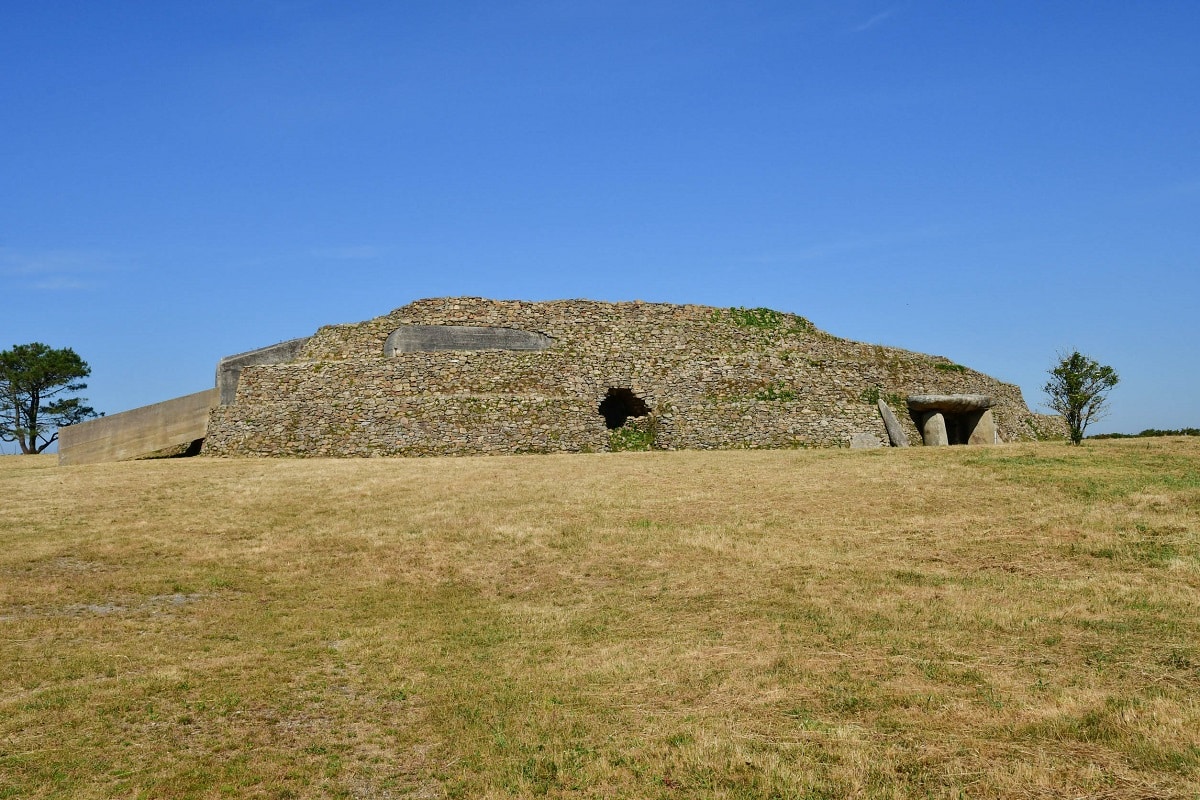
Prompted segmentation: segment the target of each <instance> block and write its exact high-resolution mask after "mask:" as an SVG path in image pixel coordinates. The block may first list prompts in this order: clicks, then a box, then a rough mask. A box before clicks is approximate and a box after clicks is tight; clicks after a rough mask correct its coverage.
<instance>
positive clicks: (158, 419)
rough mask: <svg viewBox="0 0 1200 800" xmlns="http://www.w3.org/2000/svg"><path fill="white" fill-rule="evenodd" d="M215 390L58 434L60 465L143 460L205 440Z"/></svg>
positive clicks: (123, 413)
mask: <svg viewBox="0 0 1200 800" xmlns="http://www.w3.org/2000/svg"><path fill="white" fill-rule="evenodd" d="M219 400H220V392H219V391H218V390H217V389H206V390H204V391H203V392H196V393H195V394H189V395H185V396H183V397H176V398H175V399H174V400H166V401H164V402H162V403H155V404H154V405H150V406H142V407H141V408H135V409H132V410H130V411H122V412H121V413H119V414H111V415H109V416H107V417H100V418H99V419H92V420H88V421H87V422H80V423H79V424H78V425H68V426H66V427H65V428H59V430H58V463H59V464H60V465H68V464H98V463H100V462H102V461H124V460H126V459H130V458H138V457H140V456H147V455H150V454H151V453H157V452H158V451H160V450H166V449H167V448H169V447H179V446H181V445H187V444H190V443H191V442H194V441H196V440H197V439H203V438H204V436H205V434H206V433H207V432H208V412H209V411H211V410H212V409H213V408H214V407H215V406H216V405H217V403H218V402H219Z"/></svg>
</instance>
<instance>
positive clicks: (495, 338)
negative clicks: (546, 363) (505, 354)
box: [383, 325, 554, 358]
mask: <svg viewBox="0 0 1200 800" xmlns="http://www.w3.org/2000/svg"><path fill="white" fill-rule="evenodd" d="M552 344H554V340H553V339H551V338H550V337H549V336H547V335H545V334H544V333H536V332H534V331H523V330H518V329H517V328H496V327H488V326H481V325H405V326H403V327H400V328H397V329H396V330H394V331H392V333H391V335H390V336H388V338H387V341H386V342H384V343H383V355H384V356H385V357H386V358H391V357H392V356H395V355H396V354H397V353H429V352H434V351H438V350H545V349H546V348H548V347H550V346H551V345H552Z"/></svg>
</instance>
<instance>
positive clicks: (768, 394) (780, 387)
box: [754, 382, 798, 401]
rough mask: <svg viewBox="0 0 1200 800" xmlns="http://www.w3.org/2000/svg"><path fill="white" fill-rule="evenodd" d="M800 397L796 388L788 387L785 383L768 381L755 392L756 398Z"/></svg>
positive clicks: (779, 398) (789, 398)
mask: <svg viewBox="0 0 1200 800" xmlns="http://www.w3.org/2000/svg"><path fill="white" fill-rule="evenodd" d="M797 397H798V394H797V393H796V390H795V389H789V388H787V386H786V384H783V383H779V382H776V383H768V384H767V385H766V386H764V387H763V388H761V389H759V390H758V391H757V392H755V393H754V399H755V400H769V401H770V400H795V399H796V398H797Z"/></svg>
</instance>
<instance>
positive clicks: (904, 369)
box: [205, 298, 1057, 456]
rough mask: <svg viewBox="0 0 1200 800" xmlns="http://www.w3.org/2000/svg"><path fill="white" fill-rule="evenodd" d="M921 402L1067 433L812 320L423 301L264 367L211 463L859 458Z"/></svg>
mask: <svg viewBox="0 0 1200 800" xmlns="http://www.w3.org/2000/svg"><path fill="white" fill-rule="evenodd" d="M405 325H414V326H415V325H421V326H474V327H489V326H490V327H498V328H508V329H515V330H520V331H528V332H532V333H537V334H542V335H544V336H547V337H549V338H550V340H551V344H550V346H549V347H547V348H546V349H542V350H532V351H510V350H469V351H467V350H439V351H433V352H400V353H396V354H395V355H393V356H391V357H386V356H385V355H384V347H385V343H386V342H387V340H388V337H389V336H390V335H391V334H392V333H393V332H394V331H396V330H397V329H398V328H400V327H402V326H405ZM622 388H624V389H630V390H632V392H633V393H634V394H635V395H636V396H637V397H638V398H640V399H641V400H643V401H644V402H645V404H646V406H647V407H648V408H649V409H650V412H651V413H650V414H649V415H648V416H645V417H632V418H630V420H629V423H628V425H627V426H626V429H622V430H618V431H613V430H610V429H609V428H608V427H606V420H605V417H604V416H602V415H601V413H600V411H599V406H600V404H601V402H602V401H603V400H604V398H605V396H606V394H607V393H608V391H609V390H610V389H622ZM910 394H988V395H991V396H992V397H994V398H995V400H996V405H995V407H994V408H993V413H994V415H995V418H996V423H997V427H998V430H999V433H1000V436H1001V438H1002V439H1003V440H1005V441H1014V440H1028V439H1034V438H1038V437H1039V436H1043V437H1044V436H1046V435H1048V434H1049V433H1051V432H1052V431H1053V428H1054V426H1055V425H1056V424H1057V423H1056V422H1055V420H1056V419H1057V418H1043V417H1039V416H1038V415H1034V414H1032V413H1031V412H1030V411H1029V409H1028V407H1026V405H1025V401H1024V399H1023V398H1022V396H1021V392H1020V389H1019V388H1017V387H1016V386H1013V385H1011V384H1006V383H1001V382H999V381H997V380H995V379H993V378H990V377H988V376H987V375H983V374H981V373H978V372H975V371H973V370H970V369H967V368H965V367H961V366H958V365H955V364H951V363H950V362H948V361H947V360H946V359H943V358H940V357H938V356H930V355H924V354H920V353H914V352H910V351H905V350H899V349H895V348H889V347H882V346H878V345H870V344H863V343H859V342H853V341H849V340H846V339H840V338H837V337H834V336H831V335H829V334H827V333H824V332H822V331H819V330H817V329H816V328H814V327H813V326H812V325H811V324H809V323H808V321H807V320H804V319H803V318H801V317H798V316H795V315H791V314H782V313H778V312H768V311H766V310H753V311H746V310H741V309H717V308H711V307H704V306H693V305H666V304H650V303H636V302H635V303H596V302H589V301H557V302H547V303H533V302H521V301H494V300H485V299H481V298H440V299H431V300H420V301H417V302H415V303H412V304H410V305H407V306H404V307H403V308H399V309H397V310H395V311H393V312H392V313H390V314H387V315H385V316H381V317H377V318H376V319H372V320H368V321H366V322H362V323H358V324H352V325H335V326H327V327H324V328H322V329H320V330H319V331H317V333H316V334H315V335H314V336H313V337H311V338H310V339H309V340H308V341H307V342H306V343H305V344H304V346H303V348H302V349H301V350H300V351H299V353H298V354H297V355H296V357H295V359H294V360H293V361H290V362H288V363H280V364H263V365H253V366H247V367H245V368H244V369H243V370H242V373H241V375H240V379H239V381H238V385H237V391H236V395H235V399H234V402H233V403H231V404H227V405H222V406H220V407H218V408H216V409H214V411H213V413H212V418H211V420H210V422H209V427H208V438H207V440H206V442H205V452H207V453H209V454H212V455H269V456H372V455H451V454H469V453H521V452H558V451H568V452H579V451H600V450H607V449H612V448H613V447H614V446H620V445H621V443H622V442H627V441H628V440H629V439H628V434H630V432H631V431H636V432H637V434H638V435H637V436H636V437H634V438H635V439H636V440H637V441H639V442H641V443H643V444H648V445H650V446H653V447H656V448H664V449H678V448H738V447H844V446H846V445H847V443H848V441H849V439H850V438H851V437H852V436H853V435H854V434H856V433H871V434H874V435H875V436H877V437H879V438H880V439H881V440H882V441H885V442H886V441H887V433H886V430H885V428H884V425H883V421H882V419H881V418H880V415H879V411H878V409H877V407H876V405H875V403H876V400H877V399H879V398H883V399H884V400H885V402H887V403H888V404H889V405H890V406H891V407H892V408H893V410H894V411H895V412H896V416H897V417H898V418H899V419H900V420H901V422H902V424H903V425H904V426H905V427H906V429H907V430H908V435H909V439H910V440H911V441H915V442H920V440H921V439H920V435H919V433H918V432H917V430H916V426H915V424H914V423H913V421H912V418H911V416H910V415H909V413H908V410H907V408H906V407H905V405H904V398H905V397H906V396H908V395H910Z"/></svg>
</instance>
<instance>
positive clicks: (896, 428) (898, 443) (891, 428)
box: [875, 398, 908, 447]
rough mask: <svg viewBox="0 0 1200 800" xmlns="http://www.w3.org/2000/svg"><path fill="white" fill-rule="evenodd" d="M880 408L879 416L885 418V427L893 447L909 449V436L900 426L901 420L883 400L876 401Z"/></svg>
mask: <svg viewBox="0 0 1200 800" xmlns="http://www.w3.org/2000/svg"><path fill="white" fill-rule="evenodd" d="M875 402H876V404H877V405H878V406H879V416H881V417H883V426H884V427H885V428H887V435H888V440H889V441H891V443H892V447H908V434H907V433H905V432H904V428H903V427H901V426H900V420H898V419H896V415H895V414H893V413H892V408H891V406H889V405H888V404H887V403H885V402H883V398H880V399H879V400H876V401H875Z"/></svg>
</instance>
